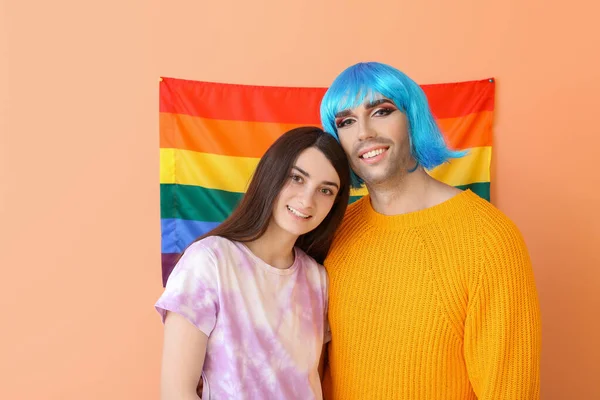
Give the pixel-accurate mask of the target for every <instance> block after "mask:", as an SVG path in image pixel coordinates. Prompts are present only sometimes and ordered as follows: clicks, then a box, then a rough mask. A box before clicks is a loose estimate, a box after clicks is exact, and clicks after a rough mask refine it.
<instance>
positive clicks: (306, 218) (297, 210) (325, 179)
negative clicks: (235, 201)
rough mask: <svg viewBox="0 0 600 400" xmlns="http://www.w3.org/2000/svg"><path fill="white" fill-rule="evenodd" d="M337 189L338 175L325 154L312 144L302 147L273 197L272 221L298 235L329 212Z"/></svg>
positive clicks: (313, 226) (338, 183) (317, 223)
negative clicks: (287, 175) (278, 190)
mask: <svg viewBox="0 0 600 400" xmlns="http://www.w3.org/2000/svg"><path fill="white" fill-rule="evenodd" d="M339 188H340V177H339V176H338V174H337V172H336V170H335V168H334V167H333V165H332V164H331V162H329V160H328V159H327V157H325V155H324V154H323V153H321V151H320V150H318V149H317V148H315V147H310V148H308V149H306V150H304V151H303V152H302V153H300V155H299V156H298V158H297V159H296V162H295V163H294V165H293V167H292V170H291V171H290V175H289V177H288V180H287V182H286V183H285V185H284V186H283V188H282V189H281V192H280V193H279V195H278V196H277V199H276V200H275V206H274V207H273V219H272V223H274V224H275V225H276V226H277V227H279V228H280V229H281V230H283V231H285V232H288V233H290V234H292V235H296V236H300V235H303V234H305V233H308V232H310V231H312V230H313V229H315V228H316V227H317V226H319V224H320V223H321V222H323V220H324V219H325V217H326V216H327V214H329V211H330V210H331V207H332V206H333V203H334V201H335V199H336V197H337V193H338V191H339Z"/></svg>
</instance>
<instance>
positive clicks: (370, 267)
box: [321, 63, 541, 400]
mask: <svg viewBox="0 0 600 400" xmlns="http://www.w3.org/2000/svg"><path fill="white" fill-rule="evenodd" d="M321 119H322V122H323V126H324V128H325V130H326V131H328V132H330V133H332V134H333V135H334V136H336V137H337V138H338V140H339V142H340V143H341V145H342V147H343V148H344V150H345V151H346V153H347V155H348V158H349V160H350V166H351V167H352V170H353V171H354V173H355V175H354V176H353V181H354V185H355V186H357V185H360V184H362V183H363V182H364V184H365V185H366V186H367V188H368V191H369V195H368V196H365V197H364V198H362V199H361V200H359V201H357V202H356V203H354V204H352V205H351V206H350V207H349V208H348V211H347V213H346V216H345V219H344V222H343V224H342V226H341V228H340V229H339V231H338V233H337V235H336V239H335V241H334V244H333V247H332V249H331V252H330V253H329V256H328V257H327V259H326V261H325V267H326V268H327V271H328V273H329V279H330V292H329V295H330V298H329V299H330V300H329V320H330V325H331V331H332V335H333V336H332V341H331V344H330V345H329V348H328V367H327V370H326V374H325V382H324V392H325V398H326V399H328V400H346V399H361V400H366V399H407V400H420V399H432V400H467V399H469V400H470V399H479V400H491V399H498V400H511V399H515V400H517V399H518V400H529V399H538V398H539V383H540V381H539V363H540V348H541V334H540V330H541V329H540V311H539V304H538V298H537V292H536V287H535V281H534V276H533V271H532V268H531V262H530V259H529V256H528V252H527V249H526V247H525V243H524V241H523V239H522V237H521V234H520V233H519V231H518V229H517V227H516V226H515V225H514V224H513V223H512V222H511V221H510V220H509V219H508V218H507V217H506V216H505V215H503V214H502V213H501V212H500V211H499V210H498V209H496V208H495V207H494V206H492V205H491V204H490V203H489V202H487V201H485V200H483V199H481V198H480V197H478V196H477V195H476V194H474V193H473V192H471V191H469V190H467V191H464V192H463V191H460V190H458V189H455V188H453V187H451V186H448V185H446V184H444V183H442V182H439V181H437V180H435V179H433V178H431V177H430V176H429V175H428V174H427V173H426V171H425V169H429V168H433V167H436V166H437V165H440V164H442V163H444V162H445V161H447V160H449V159H451V158H456V157H460V156H462V153H459V152H454V151H452V150H450V149H448V148H447V146H446V143H445V141H444V139H443V136H442V135H441V133H440V131H439V128H438V126H437V124H436V122H435V120H434V118H433V116H432V114H431V111H430V109H429V105H428V103H427V99H426V97H425V94H424V93H423V91H422V90H421V88H420V87H419V86H418V85H417V84H416V83H415V82H414V81H412V80H411V79H410V78H408V77H407V76H406V75H404V74H403V73H402V72H400V71H398V70H397V69H395V68H392V67H390V66H388V65H385V64H380V63H360V64H357V65H354V66H352V67H350V68H348V69H346V70H345V71H344V72H342V73H341V74H340V75H339V76H338V77H337V78H336V80H335V81H334V82H333V84H332V85H331V87H330V88H329V90H328V91H327V93H326V94H325V97H324V98H323V101H322V103H321Z"/></svg>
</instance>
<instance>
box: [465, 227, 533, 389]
mask: <svg viewBox="0 0 600 400" xmlns="http://www.w3.org/2000/svg"><path fill="white" fill-rule="evenodd" d="M496 222H498V221H496ZM482 244H483V248H482V252H483V253H482V257H481V262H482V269H481V271H480V274H479V280H478V282H477V284H476V285H475V289H474V291H473V295H472V297H471V298H470V299H469V305H468V309H467V316H466V321H465V331H464V332H465V333H464V335H465V338H464V352H465V361H466V364H467V371H468V374H469V379H470V381H471V385H472V386H473V389H474V391H475V394H476V395H477V398H478V399H479V400H492V399H494V400H495V399H498V400H511V399H515V400H517V399H518V400H533V399H539V396H540V351H541V317H540V309H539V302H538V296H537V290H536V287H535V280H534V276H533V270H532V266H531V261H530V258H529V254H528V252H527V248H526V246H525V243H524V241H523V238H522V237H521V234H520V233H519V231H518V230H517V228H516V227H515V226H514V225H513V224H512V223H511V222H510V221H507V220H506V221H499V222H498V223H496V224H494V226H492V227H491V228H490V229H487V230H486V232H483V243H482Z"/></svg>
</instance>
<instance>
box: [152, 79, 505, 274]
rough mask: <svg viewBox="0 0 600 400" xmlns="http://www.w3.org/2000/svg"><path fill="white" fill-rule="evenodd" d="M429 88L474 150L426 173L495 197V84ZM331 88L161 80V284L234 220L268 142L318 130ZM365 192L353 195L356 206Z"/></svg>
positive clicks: (441, 114)
mask: <svg viewBox="0 0 600 400" xmlns="http://www.w3.org/2000/svg"><path fill="white" fill-rule="evenodd" d="M422 88H423V90H424V91H425V93H426V95H427V97H428V99H429V103H430V106H431V109H432V111H433V114H434V115H435V116H436V118H437V119H438V122H439V124H440V126H441V129H442V131H443V132H444V134H445V135H446V137H447V139H448V141H449V143H450V146H451V147H452V148H455V149H466V150H468V151H469V154H468V155H467V156H465V157H463V158H461V159H457V160H453V161H452V162H451V163H448V164H444V165H442V166H440V167H437V168H435V169H433V170H431V171H429V173H430V174H431V175H432V176H434V177H435V178H437V179H439V180H441V181H443V182H446V183H448V184H450V185H453V186H456V187H458V188H461V189H467V188H470V189H471V190H473V191H474V192H475V193H477V194H479V195H480V196H481V197H483V198H485V199H487V200H489V199H490V162H491V155H492V123H493V113H494V92H495V83H494V80H493V79H485V80H480V81H470V82H459V83H444V84H435V85H424V86H422ZM325 90H326V89H325V88H297V87H267V86H247V85H232V84H221V83H211V82H198V81H189V80H182V79H173V78H161V82H160V204H161V233H162V276H163V285H164V284H165V283H166V279H167V278H168V276H169V274H170V273H171V270H172V269H173V267H174V262H175V260H176V258H177V256H178V253H180V252H181V251H183V250H184V249H185V248H186V247H187V246H188V244H190V243H191V242H192V241H193V240H194V239H195V238H196V237H198V236H200V235H202V234H204V233H206V232H208V231H209V230H210V229H212V228H214V227H215V226H217V225H218V224H219V223H220V222H222V221H223V220H224V219H225V218H226V217H227V216H228V215H229V214H230V212H231V211H232V210H233V208H234V207H235V206H236V204H237V203H238V201H239V200H240V199H241V197H242V195H243V193H244V191H245V189H246V187H247V184H248V183H249V180H250V177H251V175H252V172H253V171H254V168H255V167H256V165H257V164H258V161H259V158H260V157H261V156H262V155H263V154H264V152H265V151H266V149H267V148H268V147H269V145H270V144H271V143H273V141H275V139H276V138H277V137H279V136H280V135H281V134H283V133H284V132H286V131H288V130H289V129H292V128H295V127H297V126H302V125H313V126H320V125H321V124H320V120H319V105H320V102H321V98H322V97H323V95H324V93H325ZM365 194H366V189H360V190H353V191H352V193H351V196H352V197H351V201H355V200H356V199H358V198H359V197H361V196H363V195H365Z"/></svg>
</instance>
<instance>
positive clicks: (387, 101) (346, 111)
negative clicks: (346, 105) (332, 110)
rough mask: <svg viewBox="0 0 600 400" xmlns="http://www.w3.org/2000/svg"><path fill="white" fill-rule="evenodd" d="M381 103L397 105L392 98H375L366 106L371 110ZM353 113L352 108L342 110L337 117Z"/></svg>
mask: <svg viewBox="0 0 600 400" xmlns="http://www.w3.org/2000/svg"><path fill="white" fill-rule="evenodd" d="M381 104H391V105H393V106H395V104H394V102H392V101H391V100H390V99H377V100H373V101H370V102H368V103H365V108H366V109H367V110H370V109H372V108H375V107H377V106H379V105H381ZM351 114H352V112H351V111H350V110H342V111H339V112H338V113H336V114H335V118H344V117H347V116H348V115H351Z"/></svg>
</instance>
